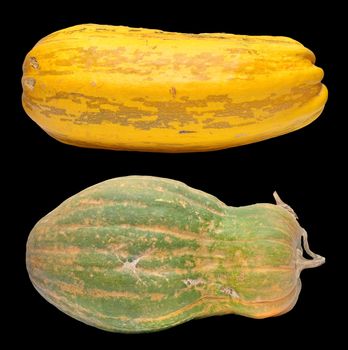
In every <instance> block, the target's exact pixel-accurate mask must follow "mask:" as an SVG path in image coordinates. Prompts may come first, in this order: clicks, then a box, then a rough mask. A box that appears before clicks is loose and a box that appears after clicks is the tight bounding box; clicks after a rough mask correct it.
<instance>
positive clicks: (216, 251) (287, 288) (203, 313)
mask: <svg viewBox="0 0 348 350" xmlns="http://www.w3.org/2000/svg"><path fill="white" fill-rule="evenodd" d="M276 200H277V205H273V204H255V205H250V206H245V207H229V206H227V205H225V204H224V203H222V202H221V201H219V200H218V199H217V198H215V197H213V196H211V195H209V194H206V193H204V192H201V191H198V190H195V189H192V188H190V187H188V186H187V185H185V184H183V183H181V182H178V181H174V180H169V179H163V178H157V177H147V176H129V177H121V178H116V179H112V180H108V181H105V182H102V183H99V184H97V185H95V186H92V187H89V188H87V189H86V190H84V191H82V192H80V193H78V194H76V195H75V196H73V197H71V198H69V199H68V200H66V201H65V202H63V203H62V204H61V205H60V206H58V207H57V208H56V209H55V210H53V211H52V212H51V213H49V214H48V215H46V216H45V217H44V218H42V219H41V220H40V221H39V222H38V223H37V224H36V225H35V227H34V228H33V230H32V232H31V233H30V236H29V239H28V243H27V257H26V262H27V269H28V272H29V276H30V279H31V281H32V283H33V285H34V286H35V288H36V289H37V290H38V292H39V293H40V294H41V295H42V296H43V297H44V298H45V299H46V300H47V301H49V302H50V303H52V304H53V305H55V306H56V307H57V308H58V309H60V310H62V311H63V312H65V313H66V314H68V315H70V316H72V317H74V318H76V319H78V320H80V321H82V322H85V323H87V324H89V325H92V326H95V327H98V328H101V329H105V330H109V331H114V332H132V333H137V332H149V331H157V330H161V329H165V328H168V327H172V326H174V325H177V324H180V323H183V322H185V321H188V320H190V319H193V318H198V317H207V316H212V315H223V314H230V313H235V314H239V315H245V316H248V317H253V318H264V317H269V316H275V315H280V314H283V313H285V312H287V311H289V310H290V309H291V308H292V307H293V306H294V305H295V303H296V301H297V298H298V295H299V292H300V289H301V282H300V279H299V275H300V272H301V270H302V269H304V268H308V267H315V266H319V265H321V264H322V263H323V262H324V260H325V259H324V258H322V257H320V256H319V255H316V254H314V253H312V252H311V251H310V250H309V248H308V243H307V236H306V233H305V231H304V230H303V229H302V228H301V227H300V226H299V224H298V222H297V220H296V216H295V214H294V212H293V211H292V210H291V208H290V207H288V206H287V205H285V204H284V203H283V202H281V201H280V199H279V197H277V196H276ZM302 239H303V245H304V248H305V250H306V252H307V253H308V254H309V255H310V256H311V257H312V258H313V259H311V260H307V259H305V258H304V257H303V256H302Z"/></svg>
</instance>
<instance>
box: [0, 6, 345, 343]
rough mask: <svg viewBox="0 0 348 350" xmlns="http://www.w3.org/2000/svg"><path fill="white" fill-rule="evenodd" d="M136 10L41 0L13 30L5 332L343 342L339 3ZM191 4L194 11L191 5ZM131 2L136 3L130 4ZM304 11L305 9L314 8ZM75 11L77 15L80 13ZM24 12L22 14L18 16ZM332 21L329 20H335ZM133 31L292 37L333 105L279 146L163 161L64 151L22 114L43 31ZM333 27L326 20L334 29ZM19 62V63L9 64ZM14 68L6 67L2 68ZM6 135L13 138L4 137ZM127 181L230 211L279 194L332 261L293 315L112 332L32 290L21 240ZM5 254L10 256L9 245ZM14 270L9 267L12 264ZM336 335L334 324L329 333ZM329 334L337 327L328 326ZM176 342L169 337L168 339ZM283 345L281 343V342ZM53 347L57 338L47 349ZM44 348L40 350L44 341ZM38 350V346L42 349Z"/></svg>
mask: <svg viewBox="0 0 348 350" xmlns="http://www.w3.org/2000/svg"><path fill="white" fill-rule="evenodd" d="M139 4H140V3H136V2H132V3H129V4H125V3H123V5H122V6H121V5H120V3H116V2H110V3H109V4H108V3H107V2H106V3H105V2H104V3H103V2H95V3H94V4H91V5H88V4H87V3H84V4H83V5H80V7H77V6H76V4H75V3H74V2H71V3H69V4H63V3H61V2H60V3H46V4H45V5H41V4H39V3H34V2H31V3H30V4H26V5H25V6H24V4H23V6H22V5H21V10H20V11H19V12H20V20H19V19H18V18H17V23H18V24H17V25H18V26H19V30H18V31H17V32H15V31H14V32H13V33H11V43H9V45H10V47H11V50H10V52H11V62H10V63H9V64H10V66H11V67H12V68H13V69H12V70H8V73H10V77H11V79H10V82H9V85H8V86H9V90H8V91H7V93H8V92H9V94H8V101H4V102H5V104H6V105H7V106H8V110H7V113H6V115H4V117H6V121H9V122H10V123H11V124H10V126H9V127H8V128H6V130H3V133H4V135H3V139H5V142H6V147H5V148H4V152H5V153H6V156H8V157H7V158H8V160H9V165H8V167H6V169H10V171H7V174H9V175H10V182H7V183H6V186H5V187H6V188H5V190H9V191H10V194H11V196H9V197H10V204H9V207H10V214H14V215H13V217H12V216H9V217H8V218H5V221H9V222H10V223H11V225H10V227H11V229H10V230H8V231H7V233H4V234H6V235H9V238H10V239H11V242H10V246H9V247H10V248H9V249H8V251H6V252H5V251H4V254H5V253H9V255H10V260H9V261H10V263H9V264H8V266H9V267H8V268H9V269H10V271H11V277H12V278H13V277H14V280H13V281H12V280H11V282H9V283H7V286H8V285H10V286H11V287H10V288H9V292H10V294H11V296H10V297H11V299H9V300H10V301H9V304H10V305H11V316H14V317H13V321H11V322H10V323H9V326H10V327H9V332H8V334H11V335H12V341H13V344H15V343H16V342H19V341H22V340H23V339H25V342H26V344H27V345H34V344H36V346H38V345H40V342H43V339H48V340H50V341H53V343H54V344H58V343H62V344H66V345H67V346H69V345H71V344H76V345H81V346H83V345H100V347H105V346H106V345H109V346H113V347H115V348H116V347H121V346H122V347H124V346H127V347H128V348H133V347H136V346H137V347H139V346H142V347H147V346H156V345H159V346H161V347H168V346H169V345H174V344H175V345H177V346H180V347H185V345H188V346H190V347H193V346H195V347H198V346H203V345H204V344H208V343H211V344H212V345H213V346H221V347H222V346H224V347H226V348H227V347H228V348H230V347H233V346H236V345H238V346H250V345H257V346H264V345H267V346H271V347H272V345H273V346H278V345H279V346H281V343H275V339H278V338H282V339H283V340H282V341H283V344H286V345H291V344H295V343H296V342H299V344H302V345H305V344H307V345H309V344H311V343H312V344H321V343H322V342H324V341H328V340H330V342H331V345H332V344H333V342H336V341H338V340H339V328H340V325H341V323H340V322H339V321H337V315H338V313H339V304H338V303H339V302H340V303H344V300H341V301H339V295H340V293H341V291H342V290H341V288H340V283H342V278H343V276H342V275H341V276H340V274H339V272H338V266H339V264H340V263H341V262H340V255H339V254H338V251H337V248H336V247H337V245H340V244H342V243H340V242H342V241H341V239H343V238H342V236H340V233H341V232H340V231H341V230H340V229H339V227H338V225H337V222H338V221H339V220H338V219H337V211H336V206H338V200H339V198H340V193H341V187H340V184H339V178H340V176H341V170H342V162H343V163H344V160H345V158H344V157H343V152H342V145H341V140H340V138H339V137H338V134H339V131H340V129H341V128H343V124H342V118H343V117H344V115H342V113H341V111H343V109H341V110H340V106H339V100H340V94H341V92H340V90H339V88H338V81H339V80H340V77H339V67H338V61H337V58H338V55H339V47H340V46H339V44H337V41H339V39H338V36H339V33H340V32H341V33H342V32H343V22H342V18H340V14H341V13H342V11H343V10H342V9H340V8H338V7H337V4H335V3H331V4H326V5H325V7H321V6H320V5H319V4H314V3H313V5H310V6H309V7H308V8H304V7H303V4H301V3H294V2H291V3H290V2H288V3H280V2H279V3H278V4H276V5H274V4H272V5H267V4H265V3H262V4H259V5H258V6H256V5H254V4H250V3H245V4H243V3H239V4H233V3H229V6H227V2H226V3H225V4H224V3H219V2H213V3H206V4H204V3H203V2H200V3H193V2H192V3H190V2H186V3H178V2H174V1H172V0H171V1H166V2H161V3H158V4H157V5H155V4H150V3H148V2H146V3H142V6H141V5H139ZM192 4H194V5H193V7H192V8H190V6H192ZM127 5H128V6H127ZM307 5H308V4H307ZM74 6H76V8H75V7H74ZM17 13H18V12H17ZM330 21H331V22H330ZM88 22H90V23H99V24H112V25H128V26H134V27H145V28H156V29H162V30H168V31H178V32H191V33H199V32H228V33H235V34H267V35H284V36H289V37H292V38H294V39H296V40H298V41H300V42H301V43H303V44H304V45H305V46H307V47H308V48H310V49H311V50H312V51H313V52H314V53H315V54H316V56H317V65H318V66H319V67H322V68H323V69H324V71H325V78H324V83H325V84H326V85H327V86H328V88H329V101H328V103H327V105H326V108H325V111H324V113H323V114H322V115H321V116H320V118H319V119H318V120H316V121H315V122H314V123H312V124H311V125H309V126H307V127H305V128H303V129H301V130H299V131H296V132H293V133H291V134H288V135H284V136H281V137H278V138H274V139H271V140H267V141H263V142H259V143H255V144H251V145H247V146H242V147H238V148H232V149H228V150H223V151H216V152H210V153H191V154H156V153H139V152H114V151H103V150H92V149H83V148H77V147H73V146H68V145H64V144H61V143H59V142H57V141H55V140H54V139H52V138H50V137H49V136H48V135H46V134H45V133H44V132H43V131H42V130H41V129H40V128H39V127H38V126H37V125H36V124H35V123H33V122H32V121H31V120H30V118H28V117H27V116H26V114H25V112H24V111H23V109H22V107H21V100H20V96H21V85H20V78H21V64H22V62H23V59H24V57H25V54H26V53H27V52H28V51H29V50H30V49H31V48H32V46H33V45H34V44H35V43H36V42H37V41H38V40H39V39H41V38H42V37H43V36H45V35H47V34H49V33H51V32H53V31H55V30H59V29H62V28H64V27H68V26H72V25H75V24H80V23H88ZM328 23H329V24H328ZM12 55H13V57H12ZM6 70H7V69H6ZM6 140H7V141H6ZM131 174H141V175H153V176H163V177H168V178H173V179H177V180H181V181H183V182H185V183H186V184H188V185H190V186H192V187H195V188H199V189H201V190H204V191H206V192H208V193H211V194H213V195H215V196H217V197H218V198H219V199H221V200H222V201H224V202H225V203H227V204H229V205H234V206H241V205H248V204H253V203H257V202H273V198H272V192H273V191H274V190H276V191H277V192H278V193H279V195H280V196H281V197H282V199H283V200H284V201H285V202H287V203H288V204H290V205H291V206H292V207H293V208H294V210H295V211H296V212H297V214H298V216H299V218H300V223H301V225H302V226H303V227H305V228H306V229H307V231H308V234H309V243H310V246H311V248H312V250H313V251H314V252H317V253H319V254H321V255H323V256H325V257H326V258H327V263H326V264H325V265H323V266H322V267H320V268H317V269H313V270H306V271H304V272H303V274H302V282H303V289H302V292H301V294H300V298H299V301H298V303H297V305H296V306H295V308H294V309H293V310H292V311H291V312H289V313H287V314H286V315H284V316H281V317H277V318H270V319H265V320H261V321H260V320H253V319H248V318H244V317H240V316H236V315H230V316H224V317H212V318H207V319H202V320H196V321H191V322H188V323H186V324H183V325H181V326H178V327H175V328H172V329H169V330H166V331H162V332H158V333H152V334H142V335H123V334H113V333H108V332H104V331H100V330H98V329H94V328H92V327H89V326H86V325H84V324H83V323H80V322H78V321H75V320H74V319H72V318H70V317H68V316H66V315H64V314H63V313H61V312H60V311H58V310H57V309H55V308H54V307H53V306H51V305H50V304H48V303H47V302H46V301H45V300H44V299H43V298H42V297H41V296H39V294H38V293H37V292H36V291H35V290H34V288H33V287H32V285H31V283H30V281H29V279H28V276H27V273H26V269H25V244H26V239H27V237H28V234H29V232H30V230H31V228H32V227H33V225H34V224H35V223H36V222H37V221H38V220H39V219H40V218H41V217H42V216H44V215H45V214H47V213H48V212H49V211H51V210H52V209H54V208H55V207H56V206H57V205H59V204H60V203H61V202H62V201H63V200H64V199H66V198H67V197H69V196H71V195H73V194H75V193H77V192H78V191H80V190H82V189H84V188H86V187H87V186H90V185H93V184H95V183H97V182H100V181H103V180H106V179H109V178H112V177H118V176H125V175H131ZM3 249H4V250H7V249H5V248H3ZM10 266H11V267H10ZM345 307H346V306H345ZM330 326H331V327H332V328H329V327H330ZM329 329H330V330H329ZM168 340H170V342H168ZM284 342H285V343H284ZM45 344H46V345H47V344H50V343H45ZM41 345H42V344H41ZM39 347H40V346H39Z"/></svg>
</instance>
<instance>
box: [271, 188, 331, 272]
mask: <svg viewBox="0 0 348 350" xmlns="http://www.w3.org/2000/svg"><path fill="white" fill-rule="evenodd" d="M273 197H274V199H275V201H276V204H277V205H279V206H281V207H283V208H284V209H286V210H287V211H288V212H290V213H291V214H292V215H293V216H294V217H295V218H296V219H298V216H297V215H296V213H295V212H294V210H293V209H292V208H291V207H290V206H289V205H288V204H286V203H284V202H283V201H282V200H281V199H280V197H279V195H278V193H277V192H273ZM300 240H301V241H300V242H299V248H298V259H297V266H298V268H299V272H301V271H302V270H304V269H310V268H314V267H318V266H320V265H322V264H324V263H325V258H324V257H323V256H320V255H318V254H315V253H313V252H312V251H311V249H310V248H309V244H308V235H307V231H306V230H305V229H304V228H303V227H301V228H300ZM302 246H303V248H304V250H305V252H306V253H307V254H308V255H309V256H310V257H311V258H312V259H305V258H304V257H303V255H302V254H303V250H302Z"/></svg>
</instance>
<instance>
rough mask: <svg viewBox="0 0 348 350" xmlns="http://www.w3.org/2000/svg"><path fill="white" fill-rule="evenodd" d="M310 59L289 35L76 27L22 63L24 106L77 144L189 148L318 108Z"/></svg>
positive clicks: (289, 127) (203, 147) (261, 131)
mask: <svg viewBox="0 0 348 350" xmlns="http://www.w3.org/2000/svg"><path fill="white" fill-rule="evenodd" d="M314 61H315V57H314V54H313V53H312V52H311V51H310V50H308V49H306V48H305V47H304V46H303V45H301V44H300V43H298V42H297V41H295V40H292V39H289V38H285V37H270V36H258V37H252V36H246V35H232V34H222V33H218V34H199V35H194V34H180V33H169V32H162V31H158V30H151V29H135V28H128V27H113V26H102V25H93V24H89V25H78V26H75V27H72V28H67V29H64V30H61V31H58V32H55V33H53V34H51V35H48V36H47V37H45V38H43V39H42V40H40V41H39V42H38V43H37V44H36V45H35V46H34V48H33V49H32V50H31V51H30V52H29V53H28V55H27V57H26V58H25V61H24V64H23V79H22V84H23V107H24V109H25V111H26V112H27V114H28V115H29V116H30V117H31V118H32V119H33V120H34V121H35V122H36V123H37V124H39V125H40V126H41V127H42V128H43V129H44V130H45V131H46V132H47V133H49V134H50V135H52V136H53V137H55V138H56V139H58V140H60V141H62V142H65V143H69V144H73V145H78V146H83V147H97V148H110V149H121V150H143V151H144V150H145V151H154V152H193V151H207V150H214V149H221V148H226V147H232V146H238V145H242V144H246V143H251V142H256V141H260V140H263V139H266V138H270V137H275V136H278V135H281V134H284V133H287V132H290V131H293V130H296V129H299V128H301V127H303V126H305V125H307V124H309V123H310V122H312V121H313V120H314V119H316V118H317V117H318V116H319V114H320V113H321V111H322V109H323V108H324V105H325V102H326V99H327V90H326V88H325V86H324V85H322V84H321V80H322V78H323V71H322V70H321V69H320V68H318V67H316V66H315V65H314Z"/></svg>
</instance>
